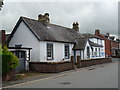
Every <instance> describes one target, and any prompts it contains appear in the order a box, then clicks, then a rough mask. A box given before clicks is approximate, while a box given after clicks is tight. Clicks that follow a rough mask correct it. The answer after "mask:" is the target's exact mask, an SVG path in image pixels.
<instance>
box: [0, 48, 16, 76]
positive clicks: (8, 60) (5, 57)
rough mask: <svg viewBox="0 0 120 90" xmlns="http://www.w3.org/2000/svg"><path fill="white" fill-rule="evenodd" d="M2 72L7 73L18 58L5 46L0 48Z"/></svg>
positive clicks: (13, 67)
mask: <svg viewBox="0 0 120 90" xmlns="http://www.w3.org/2000/svg"><path fill="white" fill-rule="evenodd" d="M1 55H2V74H5V73H8V72H9V71H10V70H12V69H15V68H16V67H17V66H18V58H17V57H16V56H15V55H14V54H13V53H12V52H10V51H9V50H8V48H7V47H6V46H4V47H3V49H2V54H1Z"/></svg>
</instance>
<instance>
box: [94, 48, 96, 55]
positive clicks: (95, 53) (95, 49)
mask: <svg viewBox="0 0 120 90" xmlns="http://www.w3.org/2000/svg"><path fill="white" fill-rule="evenodd" d="M94 55H95V56H97V48H95V54H94Z"/></svg>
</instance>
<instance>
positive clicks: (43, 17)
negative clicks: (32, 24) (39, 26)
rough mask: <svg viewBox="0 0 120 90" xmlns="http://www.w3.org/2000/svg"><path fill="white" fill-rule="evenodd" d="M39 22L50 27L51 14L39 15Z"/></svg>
mask: <svg viewBox="0 0 120 90" xmlns="http://www.w3.org/2000/svg"><path fill="white" fill-rule="evenodd" d="M38 21H40V22H43V23H44V24H47V25H48V24H49V23H50V19H49V13H45V14H44V15H42V14H39V15H38Z"/></svg>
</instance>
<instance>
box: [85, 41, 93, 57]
mask: <svg viewBox="0 0 120 90" xmlns="http://www.w3.org/2000/svg"><path fill="white" fill-rule="evenodd" d="M87 47H89V50H90V58H91V57H92V49H91V47H90V45H89V43H88V41H87V44H86V46H85V49H84V59H89V58H87Z"/></svg>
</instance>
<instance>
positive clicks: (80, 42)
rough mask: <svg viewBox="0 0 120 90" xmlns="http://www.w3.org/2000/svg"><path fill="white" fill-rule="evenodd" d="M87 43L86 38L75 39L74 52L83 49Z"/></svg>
mask: <svg viewBox="0 0 120 90" xmlns="http://www.w3.org/2000/svg"><path fill="white" fill-rule="evenodd" d="M86 43H87V38H80V39H76V44H75V45H74V47H73V49H74V50H80V49H85V46H86Z"/></svg>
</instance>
